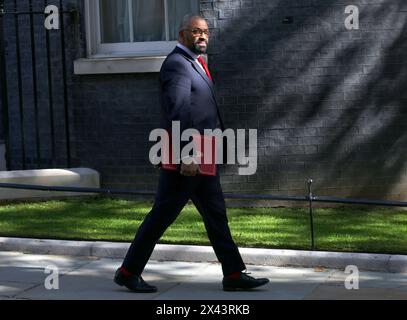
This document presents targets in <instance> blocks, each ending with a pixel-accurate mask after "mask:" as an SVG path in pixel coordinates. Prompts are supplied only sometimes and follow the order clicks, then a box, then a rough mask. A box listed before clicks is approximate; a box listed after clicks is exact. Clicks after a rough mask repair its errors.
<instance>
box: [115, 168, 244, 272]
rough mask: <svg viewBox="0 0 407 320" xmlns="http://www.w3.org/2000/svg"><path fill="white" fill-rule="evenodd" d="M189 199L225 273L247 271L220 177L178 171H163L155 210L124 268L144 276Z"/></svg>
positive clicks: (134, 243)
mask: <svg viewBox="0 0 407 320" xmlns="http://www.w3.org/2000/svg"><path fill="white" fill-rule="evenodd" d="M189 199H191V200H192V202H193V203H194V205H195V207H196V208H197V210H198V211H199V213H200V214H201V216H202V218H203V222H204V225H205V228H206V231H207V234H208V238H209V240H210V242H211V244H212V247H213V249H214V251H215V254H216V256H217V258H218V260H219V262H220V263H221V265H222V271H223V274H224V275H228V274H231V273H233V272H238V271H243V270H245V269H246V266H245V264H244V262H243V260H242V257H241V255H240V253H239V250H238V248H237V246H236V244H235V242H234V241H233V239H232V235H231V233H230V229H229V225H228V218H227V216H226V207H225V200H224V197H223V192H222V188H221V185H220V179H219V174H217V175H216V176H203V175H198V176H195V177H186V176H183V175H181V174H180V173H179V172H176V171H169V170H161V172H160V177H159V182H158V190H157V194H156V198H155V202H154V205H153V208H152V209H151V211H150V212H149V213H148V215H147V216H146V218H145V219H144V221H143V223H142V224H141V225H140V227H139V229H138V231H137V233H136V236H135V238H134V240H133V242H132V243H131V245H130V248H129V250H128V252H127V254H126V257H125V259H124V261H123V265H122V266H123V267H124V268H125V269H126V270H127V271H128V272H130V273H132V274H136V275H141V273H142V272H143V270H144V267H145V265H146V264H147V262H148V260H149V258H150V256H151V254H152V252H153V250H154V247H155V245H156V243H157V241H158V240H159V239H160V238H161V236H162V235H163V233H164V232H165V231H166V230H167V228H168V227H169V226H170V225H171V224H172V223H173V222H174V221H175V219H176V218H177V216H178V215H179V213H180V212H181V211H182V209H183V208H184V206H185V205H186V204H187V202H188V201H189ZM191 232H193V230H191Z"/></svg>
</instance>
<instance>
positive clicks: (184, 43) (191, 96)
mask: <svg viewBox="0 0 407 320" xmlns="http://www.w3.org/2000/svg"><path fill="white" fill-rule="evenodd" d="M208 39H209V31H208V25H207V23H206V21H205V19H204V18H202V17H200V16H196V15H187V16H185V17H184V19H183V21H182V24H181V27H180V30H179V43H178V45H177V47H176V48H175V49H174V50H173V51H172V52H171V53H170V54H169V55H168V57H167V59H166V60H165V62H164V63H163V66H162V68H161V72H160V89H161V106H162V117H161V126H162V128H164V129H166V130H167V131H168V132H171V128H172V122H173V121H179V123H180V126H181V132H182V131H183V130H185V129H188V128H194V129H197V130H198V131H199V132H201V133H203V131H204V129H212V130H213V129H216V128H220V129H222V130H224V126H223V121H222V118H221V115H220V112H219V109H218V105H217V103H216V98H215V94H214V88H213V80H212V76H211V74H210V71H209V69H208V66H207V65H206V63H205V60H204V59H203V58H202V56H201V54H204V53H206V50H207V45H208ZM189 199H191V200H192V202H193V203H194V205H195V206H196V208H197V210H198V211H199V213H200V214H201V216H202V218H203V221H204V224H205V228H206V231H207V233H208V237H209V240H210V242H211V244H212V246H213V249H214V251H215V254H216V256H217V258H218V260H219V262H220V263H221V265H222V271H223V275H224V277H223V281H222V284H223V289H224V290H226V291H228V290H248V289H252V288H256V287H259V286H262V285H264V284H266V283H268V282H269V280H268V279H255V278H253V277H250V276H248V275H247V273H244V272H243V271H244V270H246V266H245V264H244V262H243V260H242V258H241V256H240V253H239V250H238V248H237V246H236V244H235V243H234V241H233V239H232V236H231V233H230V230H229V226H228V219H227V216H226V207H225V201H224V197H223V192H222V188H221V185H220V179H219V174H218V173H216V175H215V176H209V175H200V170H199V166H198V164H196V163H194V162H192V163H191V164H184V163H182V164H181V166H180V170H178V171H171V170H164V169H161V172H160V177H159V183H158V190H157V194H156V198H155V202H154V205H153V208H152V209H151V211H150V213H149V214H148V215H147V216H146V218H145V220H144V221H143V223H142V224H141V226H140V227H139V229H138V231H137V234H136V236H135V238H134V240H133V242H132V244H131V246H130V248H129V250H128V252H127V255H126V257H125V259H124V261H123V264H122V266H121V267H120V268H119V269H118V270H117V271H116V274H115V277H114V281H115V282H116V283H117V284H119V285H120V286H125V287H127V288H128V289H130V290H132V291H135V292H155V291H157V288H156V287H155V286H152V285H149V284H148V283H146V282H145V281H144V280H143V278H142V277H141V274H142V272H143V270H144V267H145V265H146V264H147V262H148V260H149V258H150V256H151V254H152V252H153V250H154V247H155V244H156V243H157V241H158V240H159V239H160V237H161V236H162V235H163V233H164V232H165V230H166V229H167V228H168V227H169V226H170V225H171V224H172V223H173V222H174V221H175V219H176V218H177V216H178V214H179V213H180V212H181V210H182V209H183V207H184V206H185V205H186V204H187V202H188V201H189Z"/></svg>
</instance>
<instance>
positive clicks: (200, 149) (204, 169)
mask: <svg viewBox="0 0 407 320" xmlns="http://www.w3.org/2000/svg"><path fill="white" fill-rule="evenodd" d="M192 139H193V141H194V142H195V143H196V144H195V150H196V152H197V153H198V154H197V155H195V157H194V158H195V159H196V160H198V162H200V163H199V170H200V171H201V174H202V175H205V176H216V146H215V142H216V139H215V137H214V136H205V135H194V136H193V137H192ZM170 140H171V138H170ZM167 145H168V146H169V148H166V146H167ZM210 150H211V151H212V152H211V154H209V152H210ZM167 151H168V152H169V153H168V155H167ZM205 152H207V155H206V157H205V156H204V155H205ZM167 156H168V157H167ZM162 157H163V161H162V165H161V168H162V169H165V170H172V171H177V169H178V166H177V164H176V163H172V144H171V141H164V148H163V152H162ZM208 158H209V159H208ZM179 162H180V163H181V161H179ZM205 162H207V163H205Z"/></svg>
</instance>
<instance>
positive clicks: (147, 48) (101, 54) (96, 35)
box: [85, 0, 177, 58]
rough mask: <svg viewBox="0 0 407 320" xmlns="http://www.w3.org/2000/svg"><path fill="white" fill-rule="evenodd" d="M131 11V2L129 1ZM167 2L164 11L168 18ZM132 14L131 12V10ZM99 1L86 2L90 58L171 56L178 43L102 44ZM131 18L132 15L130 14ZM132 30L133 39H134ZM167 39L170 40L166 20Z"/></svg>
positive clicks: (89, 0) (87, 40) (86, 0)
mask: <svg viewBox="0 0 407 320" xmlns="http://www.w3.org/2000/svg"><path fill="white" fill-rule="evenodd" d="M128 1H129V3H130V9H131V2H132V1H131V0H128ZM166 4H167V0H164V9H165V14H166V16H167V5H166ZM129 11H130V12H131V10H129ZM99 14H100V10H99V0H85V21H86V45H87V55H88V58H105V57H140V56H162V55H167V54H169V53H170V52H171V51H172V50H173V49H174V47H175V45H176V44H177V41H151V42H150V41H146V42H127V43H101V32H100V16H99ZM130 16H131V14H130ZM132 30H133V28H131V32H130V33H131V35H130V36H131V38H133V31H132ZM166 38H169V27H168V20H167V19H166Z"/></svg>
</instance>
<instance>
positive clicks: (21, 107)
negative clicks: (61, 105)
mask: <svg viewBox="0 0 407 320" xmlns="http://www.w3.org/2000/svg"><path fill="white" fill-rule="evenodd" d="M17 10H18V8H17V0H14V11H16V12H17ZM14 29H15V33H16V59H17V83H18V102H19V114H20V135H21V139H20V141H21V158H22V166H23V167H22V169H23V170H25V169H26V163H25V161H26V158H25V128H24V101H23V99H24V97H23V84H22V83H23V81H22V77H21V50H20V26H19V23H18V15H14Z"/></svg>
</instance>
